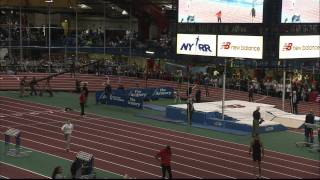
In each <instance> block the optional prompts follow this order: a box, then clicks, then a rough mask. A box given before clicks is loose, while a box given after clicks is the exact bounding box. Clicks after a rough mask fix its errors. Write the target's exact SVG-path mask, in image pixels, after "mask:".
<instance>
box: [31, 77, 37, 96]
mask: <svg viewBox="0 0 320 180" xmlns="http://www.w3.org/2000/svg"><path fill="white" fill-rule="evenodd" d="M37 84H38V82H37V80H36V77H33V78H32V80H31V82H30V91H31V92H30V96H32V95H33V94H34V95H37V91H36V86H37Z"/></svg>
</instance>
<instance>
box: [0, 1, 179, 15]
mask: <svg viewBox="0 0 320 180" xmlns="http://www.w3.org/2000/svg"><path fill="white" fill-rule="evenodd" d="M177 1H178V0H0V9H9V10H10V9H19V8H20V7H22V9H23V10H24V11H30V12H32V11H36V12H42V13H47V11H48V5H49V4H50V5H51V7H52V9H51V12H52V13H74V10H75V9H77V10H78V12H80V13H86V14H89V15H103V14H104V7H105V8H106V12H107V14H106V15H107V17H109V18H126V17H125V16H124V15H123V10H125V11H127V12H128V11H129V10H130V7H133V8H132V10H133V15H134V16H135V15H136V12H139V8H140V6H139V5H141V7H144V8H145V7H146V6H143V5H145V4H153V5H155V6H158V7H159V8H161V9H162V10H163V11H171V10H175V7H176V5H177ZM50 2H52V3H50ZM103 4H104V5H105V6H103ZM140 11H141V9H140ZM142 11H149V9H143V10H142ZM150 11H151V9H150ZM149 14H150V13H149ZM151 14H152V13H151Z"/></svg>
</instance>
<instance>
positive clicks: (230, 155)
mask: <svg viewBox="0 0 320 180" xmlns="http://www.w3.org/2000/svg"><path fill="white" fill-rule="evenodd" d="M0 104H1V107H0V115H1V117H0V122H1V123H0V131H2V132H3V131H5V130H6V129H7V128H8V127H17V128H19V129H21V130H22V132H23V134H22V143H23V145H24V146H26V147H29V148H32V149H35V150H39V151H43V152H46V153H50V154H54V155H57V156H60V157H64V158H67V159H70V160H73V159H74V157H75V154H76V153H77V152H78V151H80V150H82V151H85V152H89V153H92V154H94V156H95V166H96V167H98V168H101V169H105V170H108V171H111V172H115V173H118V174H122V175H123V174H128V175H129V176H130V177H136V178H160V174H161V173H160V167H159V164H158V162H157V161H156V160H155V158H154V155H155V154H156V153H157V152H158V150H159V149H161V148H163V147H164V146H165V145H167V144H170V145H171V146H172V151H173V158H172V159H173V162H172V168H173V177H174V178H254V177H255V176H254V174H253V167H252V160H251V158H250V157H249V155H248V147H247V146H244V145H240V144H235V143H229V142H225V141H222V140H217V139H209V138H205V137H200V136H196V135H191V134H187V133H182V132H175V131H171V130H166V129H161V128H157V127H151V126H147V125H142V124H137V123H131V122H126V121H123V120H117V119H112V118H105V117H100V116H97V115H92V114H90V115H89V116H88V117H86V118H81V117H80V116H79V113H77V112H64V111H61V110H60V109H59V108H56V107H51V106H46V105H40V104H35V103H30V102H24V101H18V100H13V99H9V98H6V97H0ZM50 111H51V112H50ZM36 113H38V114H36ZM4 114H6V115H4ZM69 119H70V120H72V123H74V124H75V131H74V133H73V135H72V146H71V148H72V151H71V152H70V153H66V152H65V151H64V141H63V135H62V133H61V130H60V127H61V125H62V124H63V123H64V122H65V121H66V120H69ZM319 166H320V161H315V160H308V159H304V158H300V157H296V156H291V155H286V154H281V153H277V152H273V151H269V150H267V151H266V152H265V158H264V159H263V163H262V168H263V170H262V173H263V176H264V177H265V178H319V177H320V169H319Z"/></svg>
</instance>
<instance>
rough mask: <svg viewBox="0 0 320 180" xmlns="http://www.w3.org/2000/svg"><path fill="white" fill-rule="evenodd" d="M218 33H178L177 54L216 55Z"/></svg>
mask: <svg viewBox="0 0 320 180" xmlns="http://www.w3.org/2000/svg"><path fill="white" fill-rule="evenodd" d="M216 41H217V40H216V35H206V34H177V54H186V55H198V56H216Z"/></svg>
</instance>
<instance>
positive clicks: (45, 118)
mask: <svg viewBox="0 0 320 180" xmlns="http://www.w3.org/2000/svg"><path fill="white" fill-rule="evenodd" d="M21 119H24V118H21ZM42 119H48V118H43V117H42ZM26 120H27V119H26ZM29 121H32V120H29ZM53 121H54V120H53ZM14 123H15V122H14ZM33 128H34V127H33ZM36 129H39V128H36ZM40 130H43V129H40ZM44 131H49V130H44ZM49 132H50V131H49ZM54 133H56V132H54ZM249 159H250V158H249ZM279 166H281V165H279ZM289 169H290V168H289ZM295 170H296V169H295ZM270 171H271V170H270ZM272 172H274V171H272ZM302 172H305V171H302ZM278 173H279V172H278ZM305 173H309V172H305ZM280 174H282V173H280ZM309 174H310V173H309ZM311 174H314V173H311ZM284 175H285V174H284ZM316 175H318V174H316ZM289 176H290V175H289Z"/></svg>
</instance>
